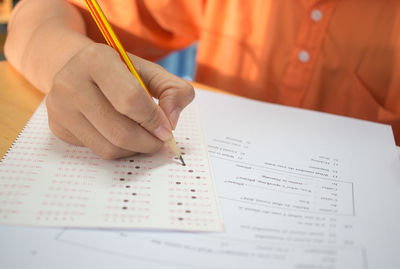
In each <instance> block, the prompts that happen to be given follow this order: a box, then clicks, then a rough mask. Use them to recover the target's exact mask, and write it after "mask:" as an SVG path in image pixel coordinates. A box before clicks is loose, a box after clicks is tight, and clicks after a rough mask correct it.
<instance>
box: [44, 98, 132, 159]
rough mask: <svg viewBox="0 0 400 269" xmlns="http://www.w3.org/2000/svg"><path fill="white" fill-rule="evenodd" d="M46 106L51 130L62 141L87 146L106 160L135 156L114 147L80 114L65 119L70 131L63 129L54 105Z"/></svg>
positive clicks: (130, 152)
mask: <svg viewBox="0 0 400 269" xmlns="http://www.w3.org/2000/svg"><path fill="white" fill-rule="evenodd" d="M46 104H47V109H48V112H49V126H50V129H51V131H52V132H53V133H54V134H55V135H56V136H57V137H59V138H60V139H61V140H63V141H65V142H67V143H71V144H75V145H85V146H87V147H88V148H90V149H91V150H92V151H93V152H94V153H95V154H97V155H99V156H100V157H102V158H103V159H106V160H111V159H117V158H123V157H128V156H132V155H134V154H135V152H133V151H129V150H126V149H122V148H120V147H117V146H115V145H113V144H112V143H111V142H109V141H108V140H107V139H106V138H104V136H102V135H101V134H100V133H99V132H98V131H97V130H96V128H94V127H93V125H92V124H91V123H90V122H89V121H88V120H87V119H86V118H85V117H84V116H83V115H82V114H80V113H78V112H75V113H72V114H69V117H66V118H63V119H62V122H63V124H64V126H68V129H66V128H64V127H62V126H61V125H60V124H58V122H59V121H60V120H59V119H58V118H59V115H58V114H59V113H58V112H57V111H54V110H53V105H52V104H51V103H49V102H46ZM49 104H50V105H49ZM50 115H52V116H50ZM78 137H79V139H78Z"/></svg>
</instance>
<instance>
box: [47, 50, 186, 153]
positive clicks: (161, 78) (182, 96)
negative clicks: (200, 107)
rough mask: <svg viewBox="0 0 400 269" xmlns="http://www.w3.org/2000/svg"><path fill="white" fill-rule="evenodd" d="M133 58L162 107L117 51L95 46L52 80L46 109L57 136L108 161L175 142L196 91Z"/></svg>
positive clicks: (159, 69)
mask: <svg viewBox="0 0 400 269" xmlns="http://www.w3.org/2000/svg"><path fill="white" fill-rule="evenodd" d="M130 57H131V59H132V62H133V63H134V65H135V67H136V69H137V71H138V73H139V74H140V76H141V77H142V79H143V82H144V83H145V84H146V85H147V87H148V89H149V91H150V92H151V94H152V95H153V96H154V97H155V98H158V99H159V105H157V104H156V103H155V102H154V101H153V100H152V99H151V98H150V97H149V96H148V94H147V92H146V91H145V90H144V89H143V88H142V87H141V85H140V84H139V82H138V81H137V79H136V78H135V77H134V76H133V75H132V74H131V73H130V71H129V70H128V68H127V67H126V66H125V64H124V63H123V61H122V60H121V59H120V57H119V55H118V53H117V52H116V51H115V50H114V49H112V48H111V47H109V46H106V45H102V44H97V43H92V44H90V45H88V46H86V47H84V48H83V49H82V50H80V51H79V52H78V53H76V54H75V55H74V56H73V57H72V58H71V59H70V60H69V61H68V62H67V63H66V64H65V65H64V66H63V67H62V68H61V70H60V71H59V72H58V73H57V74H56V75H55V77H54V80H53V85H52V88H51V90H50V92H49V94H48V97H47V100H46V105H47V109H48V114H49V125H50V129H51V130H52V131H53V133H54V134H55V135H56V136H58V137H59V138H61V139H62V140H64V141H66V142H68V143H72V144H76V145H84V146H87V147H89V148H90V149H91V150H93V152H95V153H96V154H98V155H100V156H101V157H102V158H104V159H115V158H120V157H125V156H129V155H132V154H134V153H136V152H144V153H151V152H155V151H157V150H158V149H159V148H160V147H161V146H162V144H163V141H166V140H168V139H170V138H171V136H172V133H171V128H175V126H176V124H177V121H178V118H179V114H180V112H181V111H182V109H183V108H184V107H185V106H186V105H188V104H189V103H190V102H191V101H192V100H193V97H194V90H193V87H192V86H191V85H190V84H188V83H187V82H185V81H184V80H182V79H180V78H178V77H175V76H173V75H172V74H170V73H168V72H167V71H165V70H164V69H163V68H162V67H160V66H159V65H157V64H154V63H151V62H149V61H146V60H144V59H141V58H138V57H135V56H133V55H130Z"/></svg>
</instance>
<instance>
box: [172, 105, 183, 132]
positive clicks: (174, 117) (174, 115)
mask: <svg viewBox="0 0 400 269" xmlns="http://www.w3.org/2000/svg"><path fill="white" fill-rule="evenodd" d="M181 112H182V109H181V108H179V107H178V108H175V110H174V111H172V113H171V114H170V115H169V121H170V122H171V125H172V129H174V130H175V128H176V125H177V124H178V119H179V115H180V114H181Z"/></svg>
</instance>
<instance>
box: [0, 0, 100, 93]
mask: <svg viewBox="0 0 400 269" xmlns="http://www.w3.org/2000/svg"><path fill="white" fill-rule="evenodd" d="M85 33H86V30H85V23H84V21H83V19H82V17H81V15H80V13H79V12H78V11H77V10H76V9H75V8H74V7H73V6H72V5H70V4H69V3H67V2H66V1H64V0H24V1H22V2H21V3H20V4H18V5H17V7H16V8H15V9H14V11H13V14H12V17H11V20H10V23H9V27H8V36H7V40H6V44H5V48H4V52H5V55H6V58H7V60H8V61H9V62H10V63H11V64H12V65H13V66H14V67H15V68H16V69H17V70H18V71H19V72H21V73H22V74H23V75H24V76H25V77H26V78H27V79H28V80H29V81H30V82H31V83H32V84H33V85H34V86H36V87H37V88H38V89H40V90H41V91H43V92H44V93H48V91H49V90H50V88H51V86H52V80H53V77H54V75H55V74H56V73H57V72H58V71H59V70H60V69H61V67H63V66H64V65H65V63H66V62H68V61H69V59H70V58H71V57H72V56H73V55H75V54H76V53H77V52H78V51H79V50H81V49H82V48H83V47H85V46H86V45H88V44H89V43H91V42H92V41H91V40H90V39H89V38H87V37H86V35H85Z"/></svg>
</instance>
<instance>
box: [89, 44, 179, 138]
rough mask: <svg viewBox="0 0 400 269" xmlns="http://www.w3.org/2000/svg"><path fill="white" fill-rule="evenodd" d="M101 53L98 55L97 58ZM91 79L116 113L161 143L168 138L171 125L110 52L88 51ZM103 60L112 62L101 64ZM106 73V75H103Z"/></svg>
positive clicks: (170, 134)
mask: <svg viewBox="0 0 400 269" xmlns="http://www.w3.org/2000/svg"><path fill="white" fill-rule="evenodd" d="M99 53H101V55H99ZM89 54H95V55H92V56H91V57H90V58H94V59H96V60H95V62H94V63H93V65H91V70H90V74H91V78H92V80H93V81H95V82H96V84H97V86H98V87H99V89H101V91H102V92H103V94H104V95H105V96H106V98H107V99H108V100H109V101H110V103H111V105H112V106H113V107H114V109H115V110H116V111H118V112H119V113H121V114H123V115H125V116H127V117H128V118H130V119H132V120H134V121H135V122H137V123H139V124H140V125H141V126H142V127H144V128H145V129H146V130H148V131H149V132H150V133H152V134H154V135H155V136H157V137H158V138H159V139H160V140H162V141H167V140H169V139H170V138H172V133H171V124H170V122H169V120H168V118H167V117H166V115H165V113H164V112H163V111H162V110H161V108H160V107H159V106H158V105H157V104H156V103H155V102H154V101H153V100H152V98H151V97H150V96H148V94H147V92H146V91H145V90H144V89H143V88H142V87H141V86H140V84H139V81H138V80H137V79H136V78H135V77H134V76H133V75H132V74H131V73H130V71H129V70H128V68H127V67H126V66H125V64H124V63H123V62H122V61H121V60H120V59H119V55H118V54H117V53H116V52H115V51H114V50H112V49H102V50H94V49H93V51H90V52H89ZM105 59H114V60H113V61H108V62H104V60H105ZM105 74H107V75H105Z"/></svg>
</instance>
